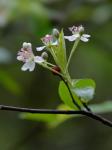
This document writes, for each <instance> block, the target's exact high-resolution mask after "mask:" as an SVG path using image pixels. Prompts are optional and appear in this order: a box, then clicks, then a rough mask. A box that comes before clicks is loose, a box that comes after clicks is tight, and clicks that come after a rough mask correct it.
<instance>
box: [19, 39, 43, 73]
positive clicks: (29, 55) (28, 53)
mask: <svg viewBox="0 0 112 150" xmlns="http://www.w3.org/2000/svg"><path fill="white" fill-rule="evenodd" d="M17 60H19V61H22V62H24V65H23V66H22V68H21V69H22V70H23V71H26V70H29V71H33V70H34V68H35V63H42V62H43V61H44V59H43V58H42V57H41V56H35V55H34V54H33V51H32V45H31V43H26V42H24V43H23V47H22V48H21V50H20V51H19V52H18V56H17Z"/></svg>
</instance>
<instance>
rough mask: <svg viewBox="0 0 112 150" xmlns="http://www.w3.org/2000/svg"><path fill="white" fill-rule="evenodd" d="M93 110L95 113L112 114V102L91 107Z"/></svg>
mask: <svg viewBox="0 0 112 150" xmlns="http://www.w3.org/2000/svg"><path fill="white" fill-rule="evenodd" d="M89 107H90V108H91V110H92V111H93V112H95V113H100V114H102V113H109V112H112V101H106V102H103V103H100V104H92V105H89Z"/></svg>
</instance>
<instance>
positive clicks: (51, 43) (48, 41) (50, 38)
mask: <svg viewBox="0 0 112 150" xmlns="http://www.w3.org/2000/svg"><path fill="white" fill-rule="evenodd" d="M41 40H42V42H43V43H44V46H40V47H37V48H36V50H37V51H42V50H43V49H45V48H46V47H50V46H55V45H58V41H55V42H54V39H53V36H52V35H49V34H47V35H46V36H45V37H43V38H42V39H41Z"/></svg>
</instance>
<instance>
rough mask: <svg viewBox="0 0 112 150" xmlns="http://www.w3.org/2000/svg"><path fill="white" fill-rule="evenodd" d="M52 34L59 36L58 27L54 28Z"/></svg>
mask: <svg viewBox="0 0 112 150" xmlns="http://www.w3.org/2000/svg"><path fill="white" fill-rule="evenodd" d="M52 34H53V36H54V37H56V38H58V37H59V31H58V29H56V28H54V29H53V32H52Z"/></svg>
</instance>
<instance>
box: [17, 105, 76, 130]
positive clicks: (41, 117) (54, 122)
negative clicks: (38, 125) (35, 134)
mask: <svg viewBox="0 0 112 150" xmlns="http://www.w3.org/2000/svg"><path fill="white" fill-rule="evenodd" d="M57 110H71V109H70V107H68V106H66V105H64V104H60V105H59V106H58V107H57ZM19 117H20V118H21V119H27V120H31V121H39V122H44V123H47V125H48V127H52V128H54V127H56V126H58V125H59V124H61V123H62V122H64V121H66V120H68V119H69V118H72V117H74V115H62V114H31V113H20V115H19Z"/></svg>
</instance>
